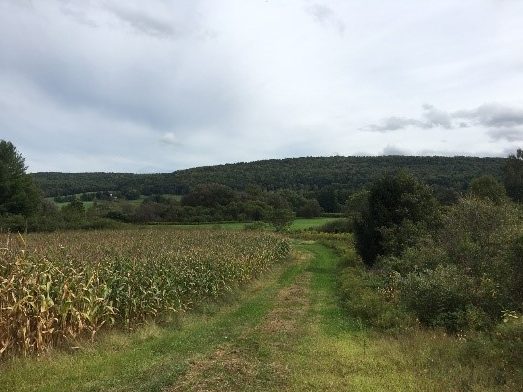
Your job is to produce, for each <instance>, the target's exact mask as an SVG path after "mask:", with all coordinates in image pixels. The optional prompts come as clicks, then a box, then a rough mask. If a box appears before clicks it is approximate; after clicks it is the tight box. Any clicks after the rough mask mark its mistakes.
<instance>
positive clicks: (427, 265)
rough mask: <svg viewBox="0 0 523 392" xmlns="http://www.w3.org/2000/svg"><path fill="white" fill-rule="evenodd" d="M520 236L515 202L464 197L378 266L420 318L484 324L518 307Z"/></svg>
mask: <svg viewBox="0 0 523 392" xmlns="http://www.w3.org/2000/svg"><path fill="white" fill-rule="evenodd" d="M522 236H523V219H522V216H521V211H520V210H519V209H518V208H517V207H516V206H515V205H513V204H511V203H501V204H495V203H494V202H492V201H491V200H489V199H478V198H472V197H467V198H463V199H460V200H459V202H458V203H457V204H456V205H454V206H451V207H449V208H448V209H447V210H446V212H445V213H444V215H443V217H442V225H441V226H440V227H439V228H437V230H435V231H434V232H433V233H431V234H430V235H426V236H425V237H423V238H421V239H419V240H418V241H417V243H416V244H415V245H413V246H411V247H409V248H408V249H406V250H405V251H404V252H403V253H402V254H401V255H400V256H392V257H391V256H389V257H384V258H382V259H381V260H380V262H379V266H380V267H381V268H382V269H383V270H384V271H387V272H388V273H391V274H392V275H393V276H394V279H392V281H391V282H390V285H391V287H392V288H393V289H394V290H396V291H398V292H399V296H400V298H401V300H402V302H403V303H404V304H405V305H406V306H407V308H408V309H410V310H411V311H413V312H414V314H415V315H416V316H417V317H418V319H419V320H420V321H421V322H422V323H424V324H427V325H431V326H441V327H445V328H447V329H449V330H462V329H470V328H473V329H486V328H489V327H492V326H494V325H495V324H496V323H498V322H499V321H500V320H501V317H502V315H503V312H504V311H506V310H515V311H522V310H523V309H522V304H523V302H522V298H523V297H522V289H521V287H522V283H523V278H522V277H523V272H522V270H523V257H522V255H523V239H522Z"/></svg>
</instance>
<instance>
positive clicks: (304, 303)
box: [166, 252, 311, 392]
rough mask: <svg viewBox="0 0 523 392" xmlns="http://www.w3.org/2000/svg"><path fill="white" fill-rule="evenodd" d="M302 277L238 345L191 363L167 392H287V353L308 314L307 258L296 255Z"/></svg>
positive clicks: (234, 343) (282, 292) (284, 288)
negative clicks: (284, 391) (285, 391)
mask: <svg viewBox="0 0 523 392" xmlns="http://www.w3.org/2000/svg"><path fill="white" fill-rule="evenodd" d="M297 259H298V264H299V265H300V266H301V268H300V273H299V274H297V275H296V276H295V277H294V279H293V281H292V282H291V283H290V285H289V283H287V284H286V285H283V286H282V287H280V288H279V290H278V291H277V293H276V295H275V298H274V301H273V302H272V308H271V310H270V311H269V312H268V313H267V314H266V315H265V316H264V317H263V318H262V319H261V320H260V322H259V323H258V324H256V325H253V326H251V327H250V328H247V329H245V331H244V332H243V333H242V334H241V335H240V336H239V337H238V339H236V340H234V341H231V342H229V343H227V344H223V345H220V346H219V347H218V348H217V349H216V350H215V351H214V352H212V353H210V354H208V355H204V356H199V357H196V358H194V359H193V360H192V361H191V365H190V367H189V369H188V370H187V372H186V373H185V374H184V375H183V376H182V377H181V378H180V379H179V380H177V382H176V383H175V384H173V385H172V386H171V387H170V388H168V389H166V391H169V392H176V391H199V392H204V391H269V390H284V389H287V388H288V387H289V379H290V369H289V367H288V365H287V363H286V355H287V353H289V352H291V351H292V347H293V346H294V344H295V343H296V341H297V340H299V339H301V338H302V336H303V334H304V332H305V325H306V323H305V318H307V315H308V313H309V308H310V298H309V297H310V295H309V288H310V280H311V273H310V272H307V271H306V269H305V267H306V264H308V262H309V260H310V259H311V254H310V253H305V252H301V253H299V254H298V257H297Z"/></svg>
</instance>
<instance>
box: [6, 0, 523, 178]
mask: <svg viewBox="0 0 523 392" xmlns="http://www.w3.org/2000/svg"><path fill="white" fill-rule="evenodd" d="M0 139H4V140H9V141H11V142H12V143H13V144H14V145H15V146H16V147H17V149H18V151H19V152H20V153H21V154H22V155H23V156H24V157H25V159H26V164H27V166H28V171H30V172H38V171H63V172H86V171H110V172H136V173H150V172H171V171H174V170H179V169H183V168H189V167H195V166H203V165H212V164H219V163H230V162H240V161H253V160H259V159H269V158H284V157H299V156H332V155H383V154H384V155H445V156H454V155H471V156H506V155H507V154H509V153H512V152H515V150H516V148H518V147H523V1H521V0H460V1H456V0H437V1H436V0H433V1H430V0H427V1H419V0H395V1H387V0H380V1H378V0H365V1H362V0H359V1H354V0H330V1H320V0H187V1H184V0H177V1H174V0H149V1H141V0H121V1H120V0H105V1H101V0H61V1H59V0H34V1H31V0H0Z"/></svg>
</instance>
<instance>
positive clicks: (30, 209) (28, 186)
mask: <svg viewBox="0 0 523 392" xmlns="http://www.w3.org/2000/svg"><path fill="white" fill-rule="evenodd" d="M26 169H27V167H26V166H25V161H24V158H23V157H22V155H21V154H20V153H18V151H17V150H16V147H15V146H14V145H13V144H12V143H11V142H8V141H5V140H0V214H18V215H23V216H25V217H26V218H27V217H28V216H30V215H32V214H33V213H34V212H36V210H37V208H38V205H39V202H40V197H39V192H38V189H37V188H36V186H35V185H34V183H33V181H32V178H31V176H29V175H28V174H26V172H25V171H26Z"/></svg>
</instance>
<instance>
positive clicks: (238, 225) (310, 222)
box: [160, 218, 339, 231]
mask: <svg viewBox="0 0 523 392" xmlns="http://www.w3.org/2000/svg"><path fill="white" fill-rule="evenodd" d="M338 219H339V218H297V219H295V220H294V221H293V222H292V223H291V225H290V227H289V230H291V231H299V230H306V229H312V228H315V227H319V226H321V225H324V224H325V223H328V222H332V221H335V220H338ZM160 226H174V227H177V228H180V229H194V228H202V229H226V230H242V229H244V228H245V223H242V222H227V223H203V224H189V225H184V224H181V225H178V224H174V225H160Z"/></svg>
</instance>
